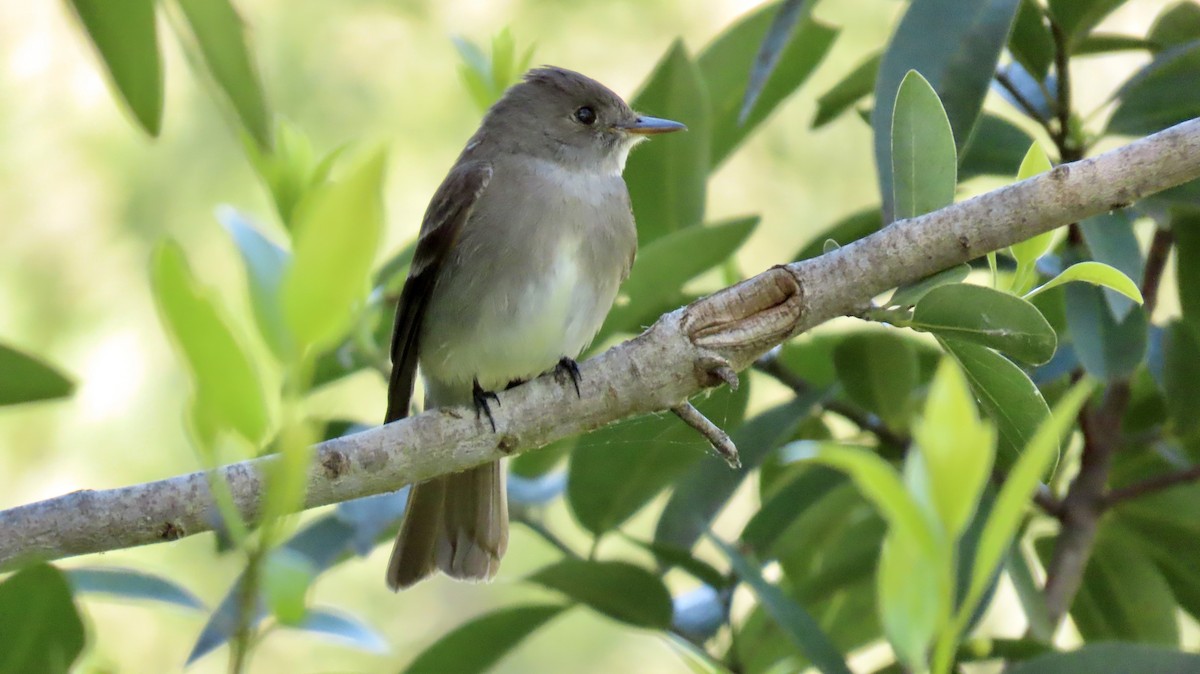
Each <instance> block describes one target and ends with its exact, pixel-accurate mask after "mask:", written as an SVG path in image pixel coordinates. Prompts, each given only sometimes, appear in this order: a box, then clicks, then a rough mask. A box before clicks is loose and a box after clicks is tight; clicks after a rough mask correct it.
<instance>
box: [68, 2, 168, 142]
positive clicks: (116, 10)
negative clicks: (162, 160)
mask: <svg viewBox="0 0 1200 674" xmlns="http://www.w3.org/2000/svg"><path fill="white" fill-rule="evenodd" d="M154 5H155V0H71V7H73V8H74V9H75V14H76V15H77V16H78V17H79V20H80V21H81V22H82V23H83V27H84V29H85V30H87V32H88V36H89V37H91V38H92V44H94V45H96V50H97V51H99V52H100V58H101V59H102V60H103V61H104V66H105V68H107V70H108V74H109V77H111V81H112V84H113V86H114V87H115V88H116V90H117V92H118V93H120V95H121V99H122V100H124V101H125V104H126V105H127V106H129V111H130V112H132V113H133V116H134V117H135V118H136V119H137V122H138V124H139V125H141V127H142V128H143V129H145V130H146V133H148V134H150V135H151V136H157V135H158V132H159V129H160V128H161V126H162V111H163V69H162V60H161V56H160V55H159V50H158V31H157V29H156V26H155V24H154Z"/></svg>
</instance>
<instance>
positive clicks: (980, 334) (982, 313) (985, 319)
mask: <svg viewBox="0 0 1200 674" xmlns="http://www.w3.org/2000/svg"><path fill="white" fill-rule="evenodd" d="M910 327H912V328H914V329H916V330H921V331H924V332H932V333H934V334H936V335H937V336H939V337H943V338H947V339H954V340H957V341H962V342H971V343H973V344H981V345H983V346H989V347H992V348H994V349H997V350H999V351H1003V352H1005V353H1007V354H1009V355H1011V356H1013V357H1014V358H1019V359H1021V360H1022V361H1024V362H1027V363H1031V364H1034V365H1040V364H1042V363H1045V362H1047V361H1049V360H1050V358H1051V357H1053V356H1054V350H1055V348H1056V347H1057V345H1058V337H1057V336H1056V335H1055V334H1054V328H1052V327H1050V323H1048V322H1047V321H1046V317H1045V316H1042V312H1040V311H1038V310H1037V307H1035V306H1033V305H1032V304H1030V303H1029V302H1026V301H1025V300H1023V299H1021V298H1019V297H1014V296H1013V295H1009V294H1008V293H1004V292H1000V291H999V290H992V289H991V288H985V287H983V286H976V285H967V284H963V283H960V284H957V285H948V286H941V287H940V288H934V289H933V290H931V291H929V293H928V294H926V295H925V297H923V298H921V301H920V302H917V306H916V308H915V309H914V310H913V317H912V322H911V324H910Z"/></svg>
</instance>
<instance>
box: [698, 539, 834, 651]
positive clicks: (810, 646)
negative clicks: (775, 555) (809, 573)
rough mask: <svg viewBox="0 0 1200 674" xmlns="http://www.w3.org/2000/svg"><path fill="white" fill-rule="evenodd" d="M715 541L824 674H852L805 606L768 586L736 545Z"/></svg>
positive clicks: (760, 601) (794, 641)
mask: <svg viewBox="0 0 1200 674" xmlns="http://www.w3.org/2000/svg"><path fill="white" fill-rule="evenodd" d="M711 539H712V542H713V543H714V544H716V546H717V547H719V548H721V551H722V552H724V553H725V556H726V557H728V558H729V564H730V566H732V567H733V571H734V573H736V574H737V575H738V577H739V578H741V579H742V581H743V582H745V583H746V584H747V585H749V586H750V589H752V590H753V591H754V594H755V595H757V596H758V601H759V603H760V604H761V605H762V607H763V609H764V610H765V611H766V612H767V614H768V615H770V616H771V618H772V619H773V620H774V621H775V623H776V624H778V625H779V627H781V628H782V629H783V631H784V634H786V635H787V637H788V639H789V640H791V642H792V643H793V644H794V645H795V646H796V648H798V649H800V652H801V653H803V654H804V655H805V656H806V657H807V658H808V659H809V661H810V662H812V664H813V666H814V667H816V668H817V669H818V670H819V671H821V672H823V673H824V674H834V673H836V674H850V669H849V667H847V666H846V661H845V660H843V659H842V656H841V654H840V653H839V652H838V650H837V648H836V647H834V645H833V644H832V643H830V641H829V637H828V636H826V635H825V633H824V632H823V631H821V627H820V625H818V624H817V621H816V620H814V619H813V617H812V616H811V615H810V614H809V613H808V611H806V610H804V607H802V606H800V605H799V604H797V603H796V602H794V601H792V600H791V599H789V598H788V596H787V595H785V594H784V593H783V592H782V591H780V589H779V588H778V587H775V586H774V585H771V584H770V583H768V582H767V580H766V579H765V578H763V575H762V572H761V571H760V570H759V568H758V566H757V565H756V564H753V563H752V562H750V560H748V559H746V558H745V557H743V556H742V555H741V554H739V553H738V551H737V550H735V549H734V548H733V546H731V545H729V544H728V543H726V542H725V541H722V540H720V539H718V538H716V537H711Z"/></svg>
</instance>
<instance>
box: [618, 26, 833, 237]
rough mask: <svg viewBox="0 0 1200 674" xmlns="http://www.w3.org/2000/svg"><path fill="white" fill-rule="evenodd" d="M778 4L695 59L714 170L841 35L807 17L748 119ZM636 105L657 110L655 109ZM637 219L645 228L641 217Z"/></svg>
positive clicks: (734, 28) (731, 30)
mask: <svg viewBox="0 0 1200 674" xmlns="http://www.w3.org/2000/svg"><path fill="white" fill-rule="evenodd" d="M779 5H780V3H771V4H766V5H763V6H761V7H760V8H758V9H756V10H755V11H753V12H751V13H750V14H748V15H746V17H745V18H743V19H741V20H740V21H738V22H737V23H735V24H733V25H732V26H731V27H730V28H729V29H728V30H726V31H725V32H724V33H722V34H721V35H720V36H718V37H717V38H716V39H715V40H713V42H712V43H710V44H709V45H708V46H706V47H705V48H704V50H703V51H701V52H700V55H699V56H698V57H697V59H696V63H697V65H698V66H699V67H700V72H701V74H702V75H703V77H704V82H705V84H706V85H707V87H706V88H707V90H708V94H709V96H710V97H711V98H710V101H711V103H710V105H711V107H712V119H713V127H712V155H711V157H710V160H709V161H710V163H709V170H712V169H715V168H716V167H717V166H720V164H721V163H722V162H723V161H725V159H727V158H728V157H729V155H730V154H732V153H733V151H734V150H735V149H736V148H737V146H738V145H740V144H741V143H742V141H744V140H745V139H746V137H747V136H749V135H750V133H751V132H753V131H754V129H756V128H757V127H758V126H759V125H760V124H761V123H762V122H763V121H764V120H765V119H766V118H767V117H768V116H769V115H770V114H771V112H772V111H774V110H775V108H776V107H778V106H779V104H780V103H782V102H783V101H784V100H785V99H787V97H788V96H790V95H791V94H792V93H793V92H794V91H795V90H796V89H798V88H799V87H800V85H801V84H803V83H804V82H805V80H807V79H808V77H809V75H810V74H812V72H813V70H814V69H816V67H817V64H819V63H820V62H821V59H822V58H824V56H825V54H826V53H827V52H828V51H829V48H830V47H831V46H832V45H833V40H834V38H836V37H837V34H838V31H837V29H835V28H832V27H830V26H827V25H826V24H823V23H821V22H819V21H816V20H814V19H813V18H812V17H811V16H806V17H804V18H803V19H802V20H801V21H800V22H799V24H798V25H797V26H796V28H795V29H794V30H793V31H792V33H791V36H790V39H789V40H788V42H787V44H786V45H784V46H782V47H781V48H780V49H779V54H780V56H779V59H778V62H777V65H776V67H775V68H774V70H773V71H772V73H771V76H770V78H768V79H767V81H766V83H765V84H764V85H763V87H762V93H761V94H760V95H759V97H758V100H757V102H756V103H755V105H754V107H753V109H752V110H751V111H750V113H749V115H748V116H744V119H743V118H742V117H743V116H742V115H741V108H742V103H743V92H745V91H746V90H747V88H748V84H749V79H750V73H751V71H752V68H753V66H754V63H755V59H756V56H757V53H758V49H759V46H760V45H761V44H762V43H763V40H764V38H765V36H766V35H767V31H768V29H769V28H770V25H771V23H772V21H773V19H774V17H775V16H776V14H777V12H778V8H779ZM634 107H635V109H638V110H642V109H646V111H647V112H650V113H651V114H653V110H651V109H648V108H644V107H638V106H636V105H635V106H634ZM659 116H661V115H659ZM689 126H691V125H690V124H689ZM635 156H636V155H635ZM627 174H628V172H627ZM638 222H639V226H640V223H641V220H639V221H638Z"/></svg>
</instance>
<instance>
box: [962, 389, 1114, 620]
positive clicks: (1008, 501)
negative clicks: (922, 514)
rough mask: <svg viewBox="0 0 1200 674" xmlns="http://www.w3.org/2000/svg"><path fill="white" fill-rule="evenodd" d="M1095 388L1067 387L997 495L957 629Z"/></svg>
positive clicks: (989, 579)
mask: <svg viewBox="0 0 1200 674" xmlns="http://www.w3.org/2000/svg"><path fill="white" fill-rule="evenodd" d="M1092 388H1093V384H1092V383H1091V382H1089V381H1087V380H1084V381H1081V382H1079V383H1077V384H1075V385H1074V386H1072V387H1071V389H1070V390H1069V391H1067V393H1066V394H1065V395H1064V396H1063V397H1062V399H1061V400H1059V402H1058V404H1057V405H1055V406H1054V414H1053V415H1052V416H1050V417H1049V418H1048V419H1046V421H1045V422H1043V423H1042V424H1041V425H1039V426H1038V428H1037V432H1036V433H1034V435H1033V438H1032V439H1031V440H1030V441H1029V444H1028V445H1027V446H1026V447H1025V451H1024V452H1022V454H1021V458H1019V459H1017V462H1016V464H1014V465H1013V468H1012V470H1010V471H1009V472H1008V475H1007V476H1006V477H1005V479H1004V486H1002V487H1001V488H1000V493H999V494H998V495H997V496H996V501H995V503H994V504H993V505H992V512H991V514H990V515H989V516H988V519H987V523H986V524H984V527H983V533H982V534H981V535H980V537H979V548H978V549H977V550H976V552H975V563H974V565H973V566H972V569H971V580H970V583H968V585H967V594H966V597H965V599H964V600H963V602H962V603H961V604H960V605H959V607H958V615H957V617H956V621H955V622H956V626H957V628H958V630H957V633H959V634H961V633H962V632H961V630H962V628H963V627H964V626H965V625H966V624H967V622H968V621H969V620H970V618H971V615H972V614H973V613H974V612H975V608H976V606H978V604H979V601H980V599H982V598H983V594H984V592H985V591H986V590H987V588H988V586H989V585H991V582H992V576H993V575H994V574H995V571H996V568H997V567H998V566H999V565H1000V562H1001V561H1002V560H1003V559H1004V556H1005V555H1006V554H1007V553H1008V549H1009V547H1010V546H1011V545H1012V541H1013V538H1014V537H1015V536H1016V533H1017V530H1018V528H1020V526H1021V522H1022V520H1023V519H1024V516H1025V511H1026V509H1027V508H1028V507H1029V502H1030V499H1031V498H1032V497H1033V492H1034V491H1035V490H1036V489H1037V487H1038V485H1039V484H1041V481H1042V477H1043V476H1044V475H1045V474H1046V471H1047V470H1048V469H1049V468H1050V466H1051V464H1053V463H1054V461H1055V460H1056V459H1057V457H1058V448H1059V443H1060V441H1061V439H1062V438H1063V437H1064V436H1065V435H1066V434H1067V433H1068V432H1069V431H1070V430H1071V429H1072V428H1073V427H1074V425H1075V420H1076V417H1077V416H1078V414H1079V410H1080V409H1081V408H1082V407H1083V404H1084V403H1085V402H1087V399H1088V396H1089V395H1090V394H1091V392H1092Z"/></svg>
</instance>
